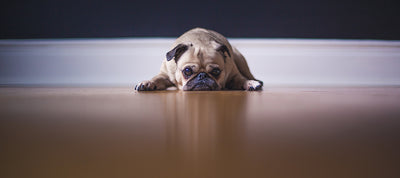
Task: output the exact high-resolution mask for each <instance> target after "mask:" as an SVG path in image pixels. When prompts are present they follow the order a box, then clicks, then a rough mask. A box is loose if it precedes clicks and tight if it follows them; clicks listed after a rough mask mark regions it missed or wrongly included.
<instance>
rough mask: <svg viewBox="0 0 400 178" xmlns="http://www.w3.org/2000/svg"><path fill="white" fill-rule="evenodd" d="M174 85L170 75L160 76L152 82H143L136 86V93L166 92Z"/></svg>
mask: <svg viewBox="0 0 400 178" xmlns="http://www.w3.org/2000/svg"><path fill="white" fill-rule="evenodd" d="M173 85H174V84H173V83H172V82H171V81H170V80H169V78H168V75H166V74H162V73H161V74H158V75H156V76H155V77H153V78H152V79H151V80H147V81H143V82H140V83H138V84H137V85H136V86H135V90H136V91H154V90H165V89H167V88H168V87H170V86H173Z"/></svg>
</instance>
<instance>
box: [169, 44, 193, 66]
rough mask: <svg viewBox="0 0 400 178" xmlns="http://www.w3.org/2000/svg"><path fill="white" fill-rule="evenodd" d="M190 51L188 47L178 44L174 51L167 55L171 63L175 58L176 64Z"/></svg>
mask: <svg viewBox="0 0 400 178" xmlns="http://www.w3.org/2000/svg"><path fill="white" fill-rule="evenodd" d="M187 49H188V46H187V45H184V44H178V45H177V46H175V48H174V49H172V50H171V51H169V52H168V53H167V61H170V60H172V59H174V58H175V62H177V61H178V59H179V57H181V55H182V54H183V53H184V52H185V51H186V50H187Z"/></svg>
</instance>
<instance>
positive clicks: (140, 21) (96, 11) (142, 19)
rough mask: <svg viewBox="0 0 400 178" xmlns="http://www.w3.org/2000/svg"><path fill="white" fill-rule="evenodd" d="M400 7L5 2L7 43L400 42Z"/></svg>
mask: <svg viewBox="0 0 400 178" xmlns="http://www.w3.org/2000/svg"><path fill="white" fill-rule="evenodd" d="M395 2H396V1H385V0H380V1H378V0H372V1H371V0H364V1H360V0H346V1H342V0H330V1H323V0H308V1H302V0H277V1H261V0H260V1H252V0H241V1H237V2H236V1H235V2H232V1H217V0H214V1H211V0H197V1H188V0H187V1H180V2H176V1H169V0H165V1H149V0H142V1H138V2H134V1H122V0H97V1H85V0H80V1H74V0H59V1H57V0H48V1H34V0H33V1H28V0H23V1H9V2H1V4H0V5H1V7H0V15H1V16H0V20H1V29H0V38H2V39H9V38H91V37H101V38H107V37H176V36H179V35H180V34H181V33H183V32H184V31H186V30H188V29H190V28H193V27H205V28H210V29H214V30H216V31H218V32H220V33H222V34H224V35H225V36H228V37H263V38H343V39H391V40H400V33H399V32H400V20H399V18H400V13H399V11H400V10H399V6H398V5H397V4H396V3H395Z"/></svg>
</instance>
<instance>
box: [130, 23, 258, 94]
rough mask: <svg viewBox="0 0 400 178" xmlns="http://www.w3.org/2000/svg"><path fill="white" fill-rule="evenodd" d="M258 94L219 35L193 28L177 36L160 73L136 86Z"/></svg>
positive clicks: (241, 59) (237, 56) (242, 64)
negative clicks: (237, 91) (246, 91)
mask: <svg viewBox="0 0 400 178" xmlns="http://www.w3.org/2000/svg"><path fill="white" fill-rule="evenodd" d="M171 86H176V87H177V88H178V89H180V90H250V91H253V90H261V89H262V82H261V81H259V80H256V79H255V78H254V77H253V75H252V74H251V73H250V70H249V67H248V66H247V62H246V60H245V59H244V57H243V56H242V54H240V52H239V51H238V50H237V49H236V48H233V47H231V45H230V44H229V42H228V40H227V39H226V38H225V37H224V36H222V35H221V34H219V33H217V32H215V31H212V30H206V29H202V28H195V29H192V30H190V31H188V32H186V33H184V34H183V35H182V36H180V37H179V38H178V39H176V41H175V43H174V44H173V48H172V49H171V51H169V52H168V53H167V55H166V60H164V61H163V63H162V65H161V69H160V73H159V74H158V75H156V76H155V77H153V78H152V79H151V80H149V81H143V82H141V83H139V84H138V85H136V87H135V90H137V91H152V90H165V89H167V88H168V87H171Z"/></svg>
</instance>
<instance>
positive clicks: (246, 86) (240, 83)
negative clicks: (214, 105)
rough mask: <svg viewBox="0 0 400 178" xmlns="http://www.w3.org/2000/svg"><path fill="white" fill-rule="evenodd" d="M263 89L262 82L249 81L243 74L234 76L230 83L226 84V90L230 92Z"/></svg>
mask: <svg viewBox="0 0 400 178" xmlns="http://www.w3.org/2000/svg"><path fill="white" fill-rule="evenodd" d="M262 87H263V82H262V81H258V80H249V79H247V78H246V77H244V76H243V75H241V74H237V75H235V76H233V77H232V79H231V80H230V82H228V83H227V84H226V88H227V89H229V90H247V91H259V90H262Z"/></svg>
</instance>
